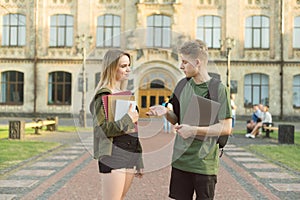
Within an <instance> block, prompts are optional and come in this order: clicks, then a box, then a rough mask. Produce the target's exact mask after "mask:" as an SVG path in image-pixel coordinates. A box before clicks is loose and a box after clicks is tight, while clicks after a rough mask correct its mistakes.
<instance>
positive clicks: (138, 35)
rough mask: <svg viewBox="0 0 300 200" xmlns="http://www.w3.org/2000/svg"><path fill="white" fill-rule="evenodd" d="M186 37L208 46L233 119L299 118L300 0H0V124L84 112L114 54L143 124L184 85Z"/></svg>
mask: <svg viewBox="0 0 300 200" xmlns="http://www.w3.org/2000/svg"><path fill="white" fill-rule="evenodd" d="M189 39H201V40H204V41H205V42H206V43H207V45H208V47H209V55H210V62H209V67H208V69H209V72H210V73H211V74H212V76H218V77H219V78H220V79H221V80H222V82H223V83H224V84H225V85H226V84H227V85H228V86H230V88H231V92H232V93H235V94H236V102H235V103H236V104H237V106H238V110H237V115H238V116H241V117H242V116H249V115H250V114H251V113H252V105H253V104H258V103H262V104H267V105H269V106H270V112H271V113H272V115H273V116H274V117H275V118H276V117H278V118H283V119H290V118H293V119H296V118H297V117H298V118H299V116H300V0H240V1H236V0H130V1H129V0H0V82H1V87H0V116H2V117H5V116H53V115H55V116H56V115H57V116H72V115H74V116H76V115H78V114H79V112H80V110H86V112H87V113H89V112H88V110H89V108H88V107H89V102H90V99H91V97H92V96H93V93H94V88H95V86H96V85H97V83H98V81H99V77H100V74H101V71H102V67H101V63H102V58H103V55H104V54H105V52H106V51H107V50H108V49H112V48H120V49H125V50H127V51H128V52H129V53H130V54H131V55H132V69H131V71H132V74H131V77H130V80H129V82H128V89H129V90H131V91H132V92H133V93H134V95H135V97H136V100H137V102H138V105H139V107H140V111H141V116H142V117H144V113H145V111H146V110H148V108H149V106H151V105H154V104H160V103H162V101H163V99H164V97H166V96H170V95H171V91H172V90H173V89H174V87H175V85H176V83H177V82H178V80H179V79H181V78H182V77H184V74H183V73H182V72H181V70H180V68H179V66H180V59H179V56H178V55H177V49H178V47H179V46H180V45H181V44H182V43H183V42H184V41H186V40H189ZM229 69H230V70H229ZM84 97H85V98H84Z"/></svg>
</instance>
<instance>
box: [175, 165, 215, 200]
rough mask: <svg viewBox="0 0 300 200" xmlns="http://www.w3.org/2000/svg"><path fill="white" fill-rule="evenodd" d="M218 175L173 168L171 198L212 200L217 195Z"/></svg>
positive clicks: (178, 199)
mask: <svg viewBox="0 0 300 200" xmlns="http://www.w3.org/2000/svg"><path fill="white" fill-rule="evenodd" d="M216 183H217V176H216V175H203V174H196V173H192V172H185V171H182V170H179V169H176V168H174V167H172V172H171V181H170V193H169V197H170V198H172V199H176V200H192V199H193V195H194V191H195V192H196V199H197V200H200V199H201V200H212V199H214V195H215V185H216Z"/></svg>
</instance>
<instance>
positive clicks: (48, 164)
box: [31, 162, 67, 167]
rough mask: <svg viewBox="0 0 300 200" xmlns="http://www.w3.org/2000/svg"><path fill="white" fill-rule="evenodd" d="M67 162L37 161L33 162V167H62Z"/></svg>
mask: <svg viewBox="0 0 300 200" xmlns="http://www.w3.org/2000/svg"><path fill="white" fill-rule="evenodd" d="M66 164H67V162H37V163H34V164H33V165H31V166H33V167H63V166H65V165H66Z"/></svg>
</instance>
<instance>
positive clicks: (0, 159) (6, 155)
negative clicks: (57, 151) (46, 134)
mask: <svg viewBox="0 0 300 200" xmlns="http://www.w3.org/2000/svg"><path fill="white" fill-rule="evenodd" d="M57 146H59V144H58V143H49V142H34V141H20V140H7V139H2V140H0V170H3V169H5V168H7V167H10V166H12V165H16V164H18V163H20V162H22V161H24V160H26V159H29V158H31V157H34V156H37V155H39V154H42V153H44V152H46V151H48V150H50V149H53V148H55V147H57Z"/></svg>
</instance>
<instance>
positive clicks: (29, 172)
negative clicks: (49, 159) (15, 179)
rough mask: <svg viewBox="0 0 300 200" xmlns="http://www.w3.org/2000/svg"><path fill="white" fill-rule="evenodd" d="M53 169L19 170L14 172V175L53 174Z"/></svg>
mask: <svg viewBox="0 0 300 200" xmlns="http://www.w3.org/2000/svg"><path fill="white" fill-rule="evenodd" d="M54 172H55V170H26V169H24V170H20V171H17V172H16V173H14V175H15V176H49V175H51V174H53V173H54Z"/></svg>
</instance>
